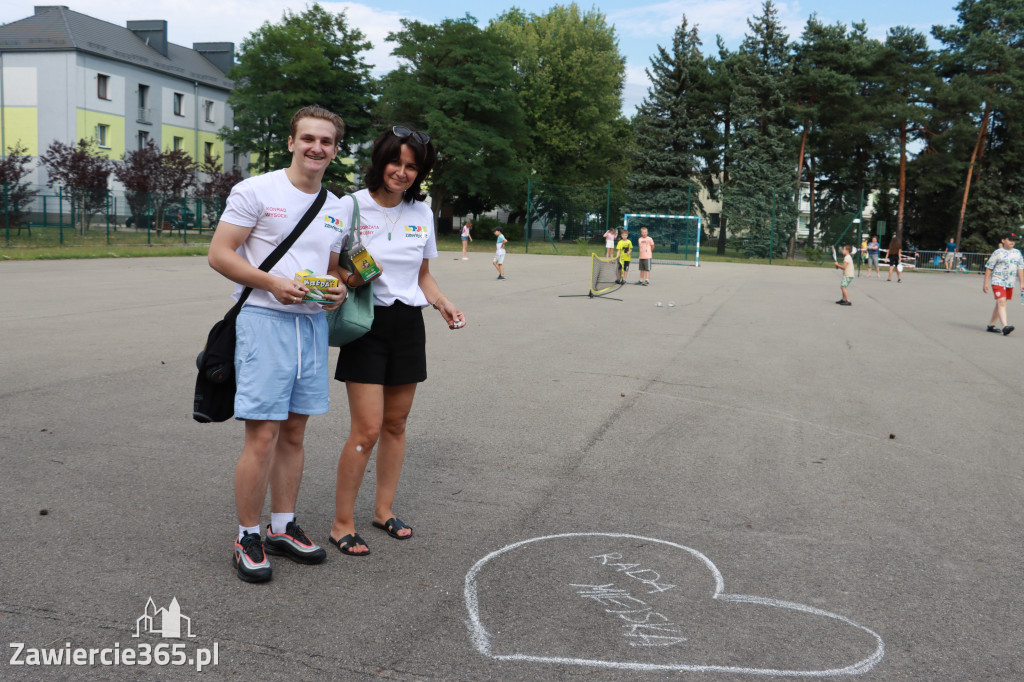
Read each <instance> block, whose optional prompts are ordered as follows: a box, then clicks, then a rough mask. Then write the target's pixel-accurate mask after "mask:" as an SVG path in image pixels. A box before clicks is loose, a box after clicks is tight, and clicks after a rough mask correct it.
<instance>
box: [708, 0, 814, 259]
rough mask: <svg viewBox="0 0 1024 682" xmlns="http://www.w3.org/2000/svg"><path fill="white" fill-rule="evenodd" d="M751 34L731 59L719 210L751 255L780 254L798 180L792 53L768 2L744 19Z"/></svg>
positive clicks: (792, 214)
mask: <svg viewBox="0 0 1024 682" xmlns="http://www.w3.org/2000/svg"><path fill="white" fill-rule="evenodd" d="M747 26H748V27H749V29H750V32H749V33H748V34H747V35H746V37H745V38H744V40H743V43H742V45H741V46H740V50H739V55H738V58H737V59H736V63H735V78H736V84H737V88H736V93H737V97H736V109H735V111H736V117H735V126H734V132H733V140H732V141H731V146H732V147H733V148H734V149H736V150H739V151H740V152H741V153H738V154H736V155H735V157H734V158H733V159H732V162H731V169H730V174H731V177H730V182H729V184H728V185H726V186H725V193H724V196H723V202H722V203H723V206H722V210H723V213H725V214H727V215H728V217H729V219H730V220H731V221H732V229H733V231H734V232H736V231H737V230H738V229H739V230H744V231H745V232H746V238H745V239H744V251H745V252H746V253H747V254H748V255H750V256H758V257H765V256H768V255H769V254H772V255H779V254H780V253H781V252H782V251H783V248H784V245H785V243H786V241H788V239H789V236H790V231H791V230H795V229H796V205H795V202H794V199H795V190H796V183H795V178H794V175H793V171H792V170H791V168H792V163H793V159H794V157H795V154H794V137H793V127H792V123H791V115H790V99H789V98H790V92H789V87H790V77H791V73H792V51H791V49H790V43H789V36H787V35H786V34H785V33H784V32H783V30H782V25H781V23H780V22H779V17H778V11H777V10H776V9H775V6H774V4H773V3H772V2H771V0H766V1H765V3H764V5H763V13H762V14H761V16H759V17H756V18H755V19H753V20H749V19H748V20H747Z"/></svg>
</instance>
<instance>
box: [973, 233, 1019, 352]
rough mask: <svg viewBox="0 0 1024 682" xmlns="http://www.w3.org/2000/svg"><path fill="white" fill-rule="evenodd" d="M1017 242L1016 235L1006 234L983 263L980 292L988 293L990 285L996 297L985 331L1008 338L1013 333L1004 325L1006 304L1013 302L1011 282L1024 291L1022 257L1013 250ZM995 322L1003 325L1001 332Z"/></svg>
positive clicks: (1011, 326)
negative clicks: (983, 273)
mask: <svg viewBox="0 0 1024 682" xmlns="http://www.w3.org/2000/svg"><path fill="white" fill-rule="evenodd" d="M1016 241H1017V235H1016V234H1014V233H1013V232H1007V233H1006V234H1004V235H1003V239H1002V241H1000V242H999V248H998V249H996V250H995V251H994V252H993V253H992V255H991V256H989V259H988V262H987V263H985V284H984V285H982V287H981V290H982V291H983V292H985V293H986V294H987V293H988V286H989V284H991V285H992V293H993V295H995V297H996V308H995V310H993V311H992V319H991V320H990V321H989V323H988V327H987V328H986V330H985V331H990V332H993V333H995V334H998V333H999V332H1000V331H1002V333H1003V336H1009V335H1010V332H1012V331H1013V325H1012V324H1006V302H1007V301H1010V300H1013V281H1014V280H1017V281H1018V282H1019V283H1020V287H1021V289H1024V257H1022V256H1021V253H1020V251H1018V250H1017V249H1015V248H1013V245H1014V243H1015V242H1016ZM996 320H998V321H999V322H1000V324H1002V325H1003V328H1002V330H1000V329H998V328H997V327H996Z"/></svg>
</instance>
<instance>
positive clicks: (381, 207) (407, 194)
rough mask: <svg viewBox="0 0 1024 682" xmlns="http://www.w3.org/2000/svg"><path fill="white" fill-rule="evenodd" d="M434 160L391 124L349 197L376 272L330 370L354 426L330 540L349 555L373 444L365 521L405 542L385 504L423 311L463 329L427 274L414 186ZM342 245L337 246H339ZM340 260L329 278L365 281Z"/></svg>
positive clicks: (359, 552) (418, 365) (397, 466)
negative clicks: (364, 308) (363, 313)
mask: <svg viewBox="0 0 1024 682" xmlns="http://www.w3.org/2000/svg"><path fill="white" fill-rule="evenodd" d="M436 159H437V153H436V152H435V150H434V146H433V144H432V143H431V142H430V137H429V136H428V135H427V134H426V133H423V132H420V131H418V130H415V129H413V128H410V127H408V126H395V127H393V128H389V129H388V130H387V131H386V132H384V133H383V134H382V135H381V136H380V137H378V138H377V139H376V140H375V141H374V143H373V152H372V154H371V158H370V167H369V169H368V170H367V171H366V175H365V177H364V182H365V184H366V189H363V190H360V191H358V192H356V193H355V194H354V195H353V196H354V197H355V200H356V201H358V202H359V214H360V222H359V225H358V226H357V228H356V229H358V230H359V233H360V236H361V240H362V245H363V246H364V247H365V248H366V250H367V251H368V252H369V253H370V255H371V256H373V259H374V260H375V261H376V262H377V265H378V266H380V269H381V275H380V276H379V277H378V278H376V279H375V280H373V299H374V309H373V310H374V316H373V326H372V327H371V328H370V331H369V332H368V333H367V334H366V336H363V337H362V338H360V339H356V340H355V341H353V342H351V343H349V344H347V345H345V346H343V347H342V348H341V349H340V352H339V354H338V366H337V369H336V371H335V374H334V378H335V379H337V380H338V381H343V382H345V390H346V392H347V393H348V404H349V414H350V416H351V420H352V425H351V429H350V430H349V435H348V439H347V440H346V441H345V445H344V447H343V448H342V450H341V456H340V458H339V460H338V479H337V485H336V488H335V516H334V523H333V524H332V526H331V536H330V539H331V544H333V545H334V546H336V547H337V548H338V549H339V550H340V551H341V552H342V553H344V554H348V555H351V556H366V555H367V554H369V553H370V548H369V547H368V546H367V545H366V543H365V542H364V541H363V539H362V538H361V537H360V536H359V534H358V533H357V532H356V527H355V519H354V516H355V504H356V496H357V495H358V494H359V486H360V484H361V483H362V481H363V472H364V471H366V465H367V463H368V462H369V459H370V453H371V451H372V450H373V448H374V446H376V447H377V467H376V468H377V492H376V502H375V504H374V510H373V525H374V526H375V527H377V528H381V529H383V530H384V531H386V532H387V533H388V534H389V535H390V536H391V537H393V538H396V539H398V540H408V539H409V538H411V537H412V528H411V527H409V526H408V525H406V524H405V523H404V522H403V521H402V520H401V519H399V518H398V517H397V516H396V515H395V513H394V510H393V509H392V505H393V504H394V499H395V492H396V490H397V489H398V479H399V477H400V475H401V473H402V463H403V461H404V459H405V423H406V419H407V418H408V416H409V411H410V410H411V409H412V402H413V397H414V396H415V394H416V385H417V384H418V383H419V382H421V381H424V380H425V379H426V378H427V361H426V333H425V331H424V326H423V313H422V309H423V308H424V307H426V306H428V305H430V306H433V308H434V309H435V310H437V311H438V312H440V313H441V317H443V318H444V321H445V322H446V323H447V324H448V327H449V329H460V328H462V327H463V326H465V324H466V317H465V315H463V314H462V312H461V311H460V310H459V309H458V308H457V307H456V306H455V304H454V303H452V302H451V301H449V300H448V298H447V297H446V296H445V295H444V294H442V293H441V289H440V287H439V286H438V284H437V281H436V280H435V279H434V276H433V275H432V274H430V267H429V263H430V259H431V258H435V257H437V243H436V241H435V237H434V219H433V213H432V212H431V209H430V207H429V206H427V205H426V204H425V203H423V199H425V198H426V195H425V194H423V193H422V192H421V189H420V188H421V186H422V184H423V180H424V179H425V178H426V176H427V174H428V173H429V172H430V169H431V167H432V166H433V165H434V161H435V160H436ZM341 201H342V207H341V209H340V213H341V216H342V220H343V221H344V220H347V219H348V216H350V215H351V212H352V204H351V202H352V198H351V197H345V198H344V199H342V200H341ZM346 232H347V230H346ZM346 241H347V238H346ZM350 246H351V245H348V244H347V243H343V245H342V248H343V249H345V248H350ZM338 261H339V258H338V254H334V258H333V259H332V267H331V269H330V273H331V274H333V275H334V276H336V277H338V278H339V279H340V280H341V281H342V282H344V283H345V284H346V285H348V286H349V287H358V286H361V285H363V284H364V282H363V280H362V277H360V275H359V273H357V272H349V271H347V270H344V269H342V268H341V267H340V265H338Z"/></svg>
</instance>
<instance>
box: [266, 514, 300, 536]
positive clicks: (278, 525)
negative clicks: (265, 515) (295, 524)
mask: <svg viewBox="0 0 1024 682" xmlns="http://www.w3.org/2000/svg"><path fill="white" fill-rule="evenodd" d="M294 520H295V512H288V513H284V512H281V513H278V512H270V527H271V528H272V529H273V530H274V532H275V533H283V532H284V531H285V528H287V527H288V524H289V523H290V522H292V521H294Z"/></svg>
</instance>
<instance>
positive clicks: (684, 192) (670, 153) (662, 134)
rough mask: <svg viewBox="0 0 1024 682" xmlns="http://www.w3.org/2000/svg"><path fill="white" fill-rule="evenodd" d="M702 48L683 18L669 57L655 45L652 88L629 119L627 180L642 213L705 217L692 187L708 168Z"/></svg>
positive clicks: (706, 82)
mask: <svg viewBox="0 0 1024 682" xmlns="http://www.w3.org/2000/svg"><path fill="white" fill-rule="evenodd" d="M700 45H701V41H700V38H699V37H698V34H697V27H696V26H693V27H691V26H690V25H689V24H688V22H687V20H686V17H685V16H684V17H683V21H682V23H681V24H680V25H679V26H678V27H677V28H676V31H675V35H674V36H673V40H672V50H671V52H670V51H668V50H666V49H665V48H664V47H662V46H660V45H659V46H658V48H657V52H656V54H655V55H654V56H653V57H651V66H650V67H649V68H648V69H647V75H648V78H650V80H651V87H650V89H649V90H648V92H647V97H646V98H645V99H644V101H643V103H641V105H640V106H639V108H638V109H637V114H636V116H635V117H634V118H633V134H634V148H633V171H632V173H631V174H630V177H629V186H630V188H631V190H633V193H634V195H635V199H634V201H633V202H632V203H633V205H634V206H637V207H638V208H642V209H643V210H645V211H650V212H656V213H673V214H682V213H684V212H686V211H689V212H690V213H693V212H694V211H700V213H701V214H702V215H704V207H703V205H702V204H701V202H700V199H699V193H698V192H696V191H694V184H695V180H696V179H697V178H699V177H700V175H701V174H702V173H703V171H704V169H705V168H706V166H707V162H706V156H707V154H708V151H707V149H708V141H707V139H706V132H707V127H708V122H709V120H710V111H709V98H708V95H709V92H710V89H711V84H710V77H711V74H710V71H709V69H708V65H707V62H706V61H705V59H704V57H703V55H702V54H701V51H700ZM688 204H689V205H688Z"/></svg>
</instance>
